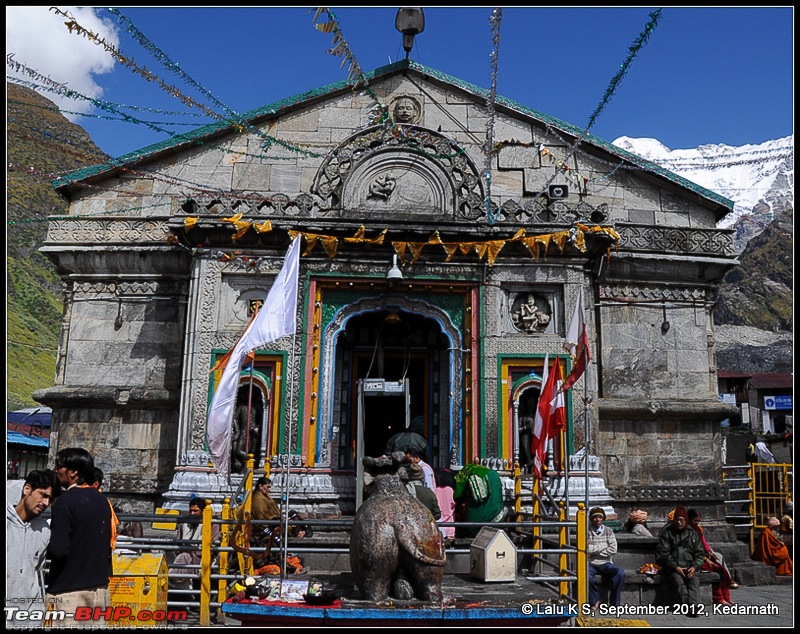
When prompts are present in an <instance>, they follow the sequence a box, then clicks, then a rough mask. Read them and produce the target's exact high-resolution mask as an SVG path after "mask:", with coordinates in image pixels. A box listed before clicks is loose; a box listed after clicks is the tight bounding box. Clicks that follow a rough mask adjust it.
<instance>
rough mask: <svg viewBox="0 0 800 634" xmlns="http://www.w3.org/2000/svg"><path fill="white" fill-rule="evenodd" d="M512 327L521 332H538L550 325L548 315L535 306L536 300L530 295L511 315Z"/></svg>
mask: <svg viewBox="0 0 800 634" xmlns="http://www.w3.org/2000/svg"><path fill="white" fill-rule="evenodd" d="M511 319H512V321H513V322H514V325H515V326H516V327H517V328H519V329H520V330H521V331H522V332H528V333H532V332H540V331H542V330H544V328H546V327H547V324H548V323H550V315H548V314H547V313H545V312H544V311H542V310H540V309H539V307H538V306H536V298H535V297H534V296H533V293H530V294H529V295H528V296H527V298H526V299H525V301H523V302H521V303H520V304H519V306H518V308H517V309H516V311H514V312H513V313H512V315H511Z"/></svg>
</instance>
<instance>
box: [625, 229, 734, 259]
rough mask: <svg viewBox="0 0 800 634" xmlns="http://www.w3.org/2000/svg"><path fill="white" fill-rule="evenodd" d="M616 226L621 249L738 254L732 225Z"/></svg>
mask: <svg viewBox="0 0 800 634" xmlns="http://www.w3.org/2000/svg"><path fill="white" fill-rule="evenodd" d="M616 230H617V232H618V233H619V236H620V240H619V248H620V250H627V251H657V252H666V253H707V254H714V255H725V256H735V255H736V249H735V248H734V244H733V232H732V230H730V229H693V228H689V227H654V226H652V225H632V224H624V223H619V224H617V225H616Z"/></svg>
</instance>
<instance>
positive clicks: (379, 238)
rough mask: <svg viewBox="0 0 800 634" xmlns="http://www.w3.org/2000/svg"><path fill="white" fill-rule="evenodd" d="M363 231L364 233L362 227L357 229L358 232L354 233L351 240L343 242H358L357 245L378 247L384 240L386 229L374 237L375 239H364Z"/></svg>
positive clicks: (347, 239) (346, 239)
mask: <svg viewBox="0 0 800 634" xmlns="http://www.w3.org/2000/svg"><path fill="white" fill-rule="evenodd" d="M365 231H366V229H365V228H364V225H361V226H360V227H359V228H358V231H356V233H355V235H354V236H352V237H351V238H345V239H344V241H345V242H351V243H352V242H359V243H362V244H378V245H380V244H383V239H384V237H386V232H387V231H388V229H384V230H383V231H381V232H380V233H379V234H378V236H377V237H375V238H365V237H364V232H365Z"/></svg>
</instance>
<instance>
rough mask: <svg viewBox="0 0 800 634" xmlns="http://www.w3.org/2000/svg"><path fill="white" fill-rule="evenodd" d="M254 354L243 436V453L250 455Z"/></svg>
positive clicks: (251, 361)
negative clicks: (245, 426)
mask: <svg viewBox="0 0 800 634" xmlns="http://www.w3.org/2000/svg"><path fill="white" fill-rule="evenodd" d="M255 362H256V360H255V354H253V358H252V359H251V360H250V393H249V394H248V395H247V428H246V429H247V431H246V432H245V437H244V453H245V454H247V455H250V425H251V424H252V422H251V420H250V413H251V412H252V411H253V366H254V365H255Z"/></svg>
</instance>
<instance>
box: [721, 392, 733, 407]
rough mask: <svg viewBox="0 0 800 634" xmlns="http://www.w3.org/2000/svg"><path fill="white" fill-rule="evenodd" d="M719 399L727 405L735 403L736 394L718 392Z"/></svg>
mask: <svg viewBox="0 0 800 634" xmlns="http://www.w3.org/2000/svg"><path fill="white" fill-rule="evenodd" d="M719 400H720V401H722V402H723V403H728V404H729V405H736V394H720V395H719Z"/></svg>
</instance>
